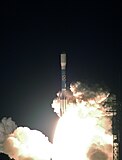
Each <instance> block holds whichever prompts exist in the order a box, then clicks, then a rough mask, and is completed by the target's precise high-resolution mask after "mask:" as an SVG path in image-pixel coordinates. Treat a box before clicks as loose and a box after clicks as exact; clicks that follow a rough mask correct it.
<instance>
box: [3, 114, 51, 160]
mask: <svg viewBox="0 0 122 160" xmlns="http://www.w3.org/2000/svg"><path fill="white" fill-rule="evenodd" d="M0 147H1V148H0V149H1V150H0V152H1V153H4V154H7V155H8V156H9V157H10V158H11V159H15V160H50V158H51V148H52V144H51V143H50V142H49V141H48V138H47V137H46V136H45V135H44V134H43V133H41V132H40V131H38V130H31V129H29V128H28V127H18V128H17V126H16V125H15V122H14V121H12V120H11V118H8V119H7V118H6V117H5V118H3V119H2V121H1V123H0Z"/></svg>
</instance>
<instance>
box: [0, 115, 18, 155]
mask: <svg viewBox="0 0 122 160" xmlns="http://www.w3.org/2000/svg"><path fill="white" fill-rule="evenodd" d="M16 128H17V125H16V124H15V122H14V121H12V119H11V118H10V117H9V118H6V117H4V118H3V119H2V120H1V122H0V152H1V153H4V142H5V140H6V138H7V137H8V136H9V134H11V133H12V132H13V131H14V130H15V129H16Z"/></svg>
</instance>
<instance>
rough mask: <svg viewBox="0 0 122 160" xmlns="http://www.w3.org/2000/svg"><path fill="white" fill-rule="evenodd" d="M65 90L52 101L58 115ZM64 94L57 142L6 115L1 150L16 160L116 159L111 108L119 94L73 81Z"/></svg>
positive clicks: (1, 125) (0, 125)
mask: <svg viewBox="0 0 122 160" xmlns="http://www.w3.org/2000/svg"><path fill="white" fill-rule="evenodd" d="M61 92H62V91H61ZM61 92H59V93H57V97H56V98H55V99H54V100H53V103H52V108H54V112H56V113H57V115H59V113H60V95H61ZM63 94H65V97H66V103H67V104H66V110H65V112H64V114H63V115H62V117H60V118H59V120H58V123H57V127H56V129H55V133H54V137H53V143H50V142H49V140H48V137H46V136H45V135H44V134H43V133H42V132H40V131H38V130H31V129H29V128H28V127H21V126H20V127H18V128H17V126H16V124H15V122H14V121H12V119H11V118H8V119H7V118H6V117H4V118H3V119H2V121H1V122H0V152H1V153H5V154H7V155H8V156H9V157H10V158H11V159H15V160H50V159H52V160H68V159H69V160H81V159H82V160H98V159H99V160H113V135H112V120H111V119H112V117H113V113H112V112H109V111H110V110H111V108H112V107H113V106H112V105H113V100H114V99H115V95H111V94H110V93H109V92H108V91H107V90H104V89H103V88H101V87H98V86H95V87H89V86H87V85H85V84H83V83H81V82H76V83H72V84H71V85H70V90H69V91H68V90H66V91H65V92H64V93H63ZM108 102H111V103H108Z"/></svg>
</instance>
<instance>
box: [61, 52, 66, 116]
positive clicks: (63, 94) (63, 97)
mask: <svg viewBox="0 0 122 160" xmlns="http://www.w3.org/2000/svg"><path fill="white" fill-rule="evenodd" d="M61 80H62V87H61V94H60V116H62V115H63V114H64V112H65V110H66V54H61Z"/></svg>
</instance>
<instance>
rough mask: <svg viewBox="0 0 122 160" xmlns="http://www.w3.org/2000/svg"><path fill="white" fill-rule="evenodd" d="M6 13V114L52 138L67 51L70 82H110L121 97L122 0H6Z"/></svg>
mask: <svg viewBox="0 0 122 160" xmlns="http://www.w3.org/2000/svg"><path fill="white" fill-rule="evenodd" d="M0 18H1V22H0V34H1V36H0V37H1V38H0V44H1V45H0V118H1V119H2V118H3V117H4V116H6V117H12V119H13V120H14V121H15V122H16V124H17V125H18V126H27V127H30V128H31V129H38V130H40V131H42V132H43V133H44V134H45V135H47V136H48V137H49V139H50V141H51V140H52V137H53V133H54V128H55V125H56V121H57V119H58V117H57V115H56V114H55V113H54V112H53V109H52V108H51V103H52V101H53V99H54V98H55V96H56V93H57V92H58V91H59V90H60V89H61V74H60V54H61V52H62V51H66V53H67V87H69V84H70V83H71V82H75V81H81V82H82V81H85V82H86V83H98V84H104V85H106V86H107V87H108V88H110V90H111V92H112V93H115V94H116V95H117V100H118V101H121V98H122V96H121V91H122V90H121V81H122V77H121V70H122V69H121V68H122V65H121V48H122V39H121V34H122V31H121V27H122V22H121V3H118V2H117V1H116V3H115V2H114V1H108V0H106V1H90V0H89V1H88V0H86V1H75V2H74V1H40V2H37V1H28V2H27V1H24V2H22V1H15V0H13V1H4V2H3V4H1V17H0ZM119 110H120V108H119ZM120 117H121V114H120V115H119V119H120ZM119 123H120V122H119ZM120 128H121V127H120ZM1 158H2V160H3V159H5V158H6V159H7V157H5V158H4V157H3V155H1V156H0V160H1Z"/></svg>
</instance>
